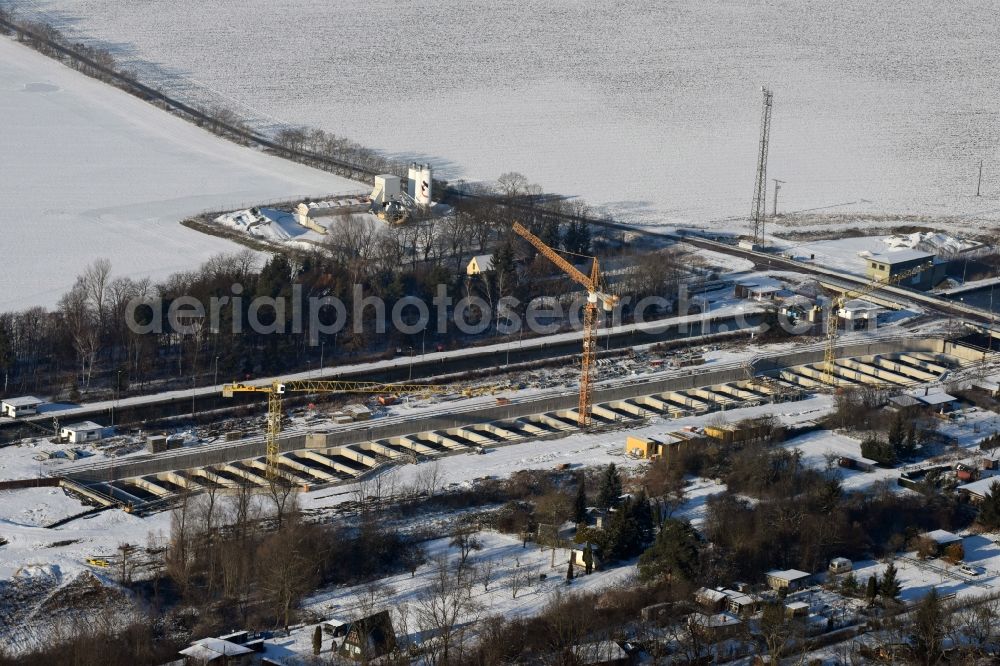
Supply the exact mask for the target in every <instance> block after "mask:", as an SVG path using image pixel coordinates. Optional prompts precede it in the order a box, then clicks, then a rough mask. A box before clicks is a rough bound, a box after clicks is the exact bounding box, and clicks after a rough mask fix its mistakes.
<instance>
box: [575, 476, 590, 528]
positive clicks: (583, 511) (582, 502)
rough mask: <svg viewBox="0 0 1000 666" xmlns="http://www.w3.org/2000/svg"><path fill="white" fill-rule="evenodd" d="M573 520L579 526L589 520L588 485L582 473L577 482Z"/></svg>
mask: <svg viewBox="0 0 1000 666" xmlns="http://www.w3.org/2000/svg"><path fill="white" fill-rule="evenodd" d="M573 520H574V521H576V523H577V524H579V523H582V522H585V521H586V520H587V484H586V477H584V475H583V473H582V472H581V473H580V475H579V477H578V478H577V482H576V498H575V499H574V500H573Z"/></svg>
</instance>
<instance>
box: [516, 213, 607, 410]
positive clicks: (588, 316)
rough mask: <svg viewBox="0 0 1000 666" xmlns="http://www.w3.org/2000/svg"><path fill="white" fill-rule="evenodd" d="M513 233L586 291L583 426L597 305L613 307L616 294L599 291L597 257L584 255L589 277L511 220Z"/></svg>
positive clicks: (588, 403)
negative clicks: (587, 264) (588, 264)
mask: <svg viewBox="0 0 1000 666" xmlns="http://www.w3.org/2000/svg"><path fill="white" fill-rule="evenodd" d="M514 233H516V234H517V235H518V236H520V237H521V238H523V239H525V240H526V241H528V242H529V243H531V244H532V245H533V246H534V247H535V249H536V250H538V252H539V253H541V255H542V256H544V257H545V258H546V259H548V260H549V261H551V262H552V263H554V264H555V265H556V266H558V267H559V268H560V269H562V271H563V272H564V273H566V275H568V276H569V277H570V279H572V280H573V281H574V282H576V283H578V284H580V285H582V286H583V288H584V289H586V290H587V305H586V306H585V307H584V310H583V355H582V359H581V371H580V407H579V416H578V420H577V422H578V423H579V425H580V427H583V428H586V427H588V426H589V425H590V415H591V410H592V407H593V405H592V389H591V383H590V382H591V373H592V372H593V368H594V352H595V350H596V347H597V304H598V302H600V303H601V305H602V306H603V307H604V310H605V311H611V310H614V308H615V305H617V304H618V296H615V295H613V294H607V293H605V292H603V291H601V290H600V283H601V273H600V266H599V265H598V262H597V257H590V256H587V257H584V258H586V259H590V260H591V261H592V262H593V263H592V264H591V268H590V275H589V276H588V275H585V274H584V273H583V272H581V271H580V270H578V269H577V268H576V266H574V265H573V264H571V263H570V262H568V261H567V260H566V259H564V258H563V257H562V256H560V255H559V253H558V252H556V251H555V250H553V249H552V248H551V247H549V246H548V245H546V244H545V242H544V241H542V239H540V238H539V237H538V236H536V235H534V234H533V233H531V232H530V231H528V230H527V229H526V228H525V227H523V226H522V225H521V223H520V222H515V223H514Z"/></svg>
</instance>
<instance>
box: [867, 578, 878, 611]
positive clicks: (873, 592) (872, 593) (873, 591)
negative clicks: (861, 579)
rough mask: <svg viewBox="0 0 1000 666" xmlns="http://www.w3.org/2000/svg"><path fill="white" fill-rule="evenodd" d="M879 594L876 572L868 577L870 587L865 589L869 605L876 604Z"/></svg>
mask: <svg viewBox="0 0 1000 666" xmlns="http://www.w3.org/2000/svg"><path fill="white" fill-rule="evenodd" d="M877 596H878V577H877V576H876V575H875V574H872V575H871V578H869V579H868V587H867V588H866V589H865V599H867V600H868V605H869V606H874V605H875V597H877Z"/></svg>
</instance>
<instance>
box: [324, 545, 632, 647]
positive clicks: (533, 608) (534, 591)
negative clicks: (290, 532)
mask: <svg viewBox="0 0 1000 666" xmlns="http://www.w3.org/2000/svg"><path fill="white" fill-rule="evenodd" d="M478 536H479V539H480V541H481V542H482V545H483V548H482V550H480V551H474V552H473V553H472V554H471V555H470V558H469V564H471V565H472V566H474V567H478V568H479V569H480V570H482V569H483V565H484V564H485V563H486V562H489V566H490V567H491V568H492V572H491V576H490V581H489V583H488V584H487V589H484V588H483V584H482V582H481V581H482V574H480V576H479V581H476V577H474V578H473V580H474V581H475V585H474V587H473V589H472V595H471V596H472V601H473V604H474V608H472V609H469V611H467V612H466V613H465V614H463V617H462V618H461V621H460V623H461V624H463V625H464V624H468V623H472V622H474V621H475V620H476V619H477V618H482V617H487V616H490V615H500V616H503V617H505V618H512V617H515V616H518V615H535V614H537V613H538V612H540V611H541V610H542V608H544V607H545V605H546V604H548V603H549V602H550V601H551V600H552V597H553V595H555V594H558V593H561V592H568V591H571V592H581V591H595V590H599V589H601V588H604V587H607V586H608V585H611V584H614V583H618V582H623V581H625V580H627V579H628V577H629V576H632V575H634V574H635V564H634V563H631V564H625V565H623V566H617V567H615V568H608V569H606V570H603V571H595V572H594V573H593V574H591V575H589V576H586V575H581V576H579V577H578V578H576V580H575V581H574V582H573V583H572V584H571V585H569V586H567V585H566V567H567V562H568V560H569V550H568V549H565V548H557V549H556V552H555V556H554V558H553V553H552V549H551V548H539V546H538V545H536V544H528V547H527V548H524V547H522V543H521V540H520V539H518V538H516V537H512V536H508V535H504V534H499V533H496V532H480V533H479V535H478ZM448 541H449V540H448V539H438V540H435V541H430V542H428V543H426V544H425V546H426V549H427V558H428V562H427V564H424V565H423V566H421V567H420V568H419V569H417V572H416V576H414V577H411V576H410V574H409V572H407V573H403V574H399V575H397V576H392V577H389V578H386V579H383V580H382V581H381V582H382V583H384V584H385V585H386V587H387V589H388V590H391V594H388V595H386V596H385V597H384V598H383V599H382V600H381V602H380V604H379V609H381V608H389V609H392V611H393V616H394V617H393V622H394V624H395V626H396V628H397V633H399V634H401V636H400V637H401V638H402V636H404V635H407V634H408V636H407V638H408V639H409V640H408V641H407V642H410V641H413V640H414V639H416V640H417V641H419V640H421V639H426V638H427V634H426V631H423V632H422V630H426V628H425V627H421V626H420V622H419V619H418V612H417V609H416V606H418V605H419V603H420V601H419V598H420V594H421V592H423V591H424V590H426V589H427V588H428V587H429V586H430V585H431V584H432V582H433V579H434V576H435V574H436V572H437V567H438V562H436V560H437V558H439V557H442V556H444V557H446V558H448V560H449V561H450V562H452V566H454V562H455V560H457V558H458V549H457V548H455V547H452V546H449V545H448ZM553 559H554V561H555V565H554V566H553V564H552V562H553ZM526 572H527V573H528V575H529V576H530V578H531V583H530V584H528V585H527V586H525V588H524V589H521V590H518V592H517V595H516V597H515V595H514V590H513V588H512V581H511V578H512V577H513V576H515V575H520V576H525V573H526ZM580 573H582V572H580ZM540 574H545V576H546V578H545V580H539V575H540ZM364 594H365V588H364V586H358V587H355V588H343V587H338V588H333V589H331V590H328V591H323V592H319V593H317V594H314V595H313V596H312V597H310V598H309V599H308V600H307V601H306V603H305V607H306V608H308V609H311V610H313V611H316V612H317V613H319V614H320V615H323V616H324V617H327V618H330V617H332V618H337V619H342V620H347V619H353V618H354V617H356V616H357V615H361V614H363V613H362V612H361V610H362V608H363V606H362V604H361V603H360V599H359V597H362V596H363V595H364ZM401 615H405V617H406V620H405V621H404V622H400V616H401ZM400 628H405V629H404V630H403V631H399V630H400ZM421 633H423V634H424V635H423V636H421ZM307 645H308V643H307Z"/></svg>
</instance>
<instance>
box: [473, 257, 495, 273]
mask: <svg viewBox="0 0 1000 666" xmlns="http://www.w3.org/2000/svg"><path fill="white" fill-rule="evenodd" d="M473 261H474V262H476V266H478V267H479V270H481V271H485V270H487V269H488V268H489V267H490V266H492V265H493V255H492V254H477V255H476V256H474V257H473V258H472V259H470V260H469V263H470V264H471V263H472V262H473Z"/></svg>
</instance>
